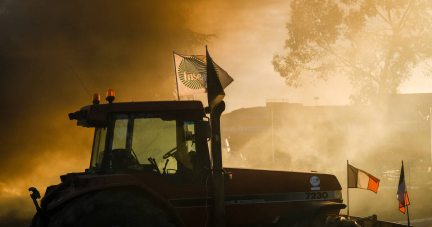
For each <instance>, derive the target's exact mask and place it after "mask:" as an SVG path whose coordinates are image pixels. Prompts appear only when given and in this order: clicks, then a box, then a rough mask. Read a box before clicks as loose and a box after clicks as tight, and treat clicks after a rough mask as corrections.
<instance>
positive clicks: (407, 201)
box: [405, 192, 410, 206]
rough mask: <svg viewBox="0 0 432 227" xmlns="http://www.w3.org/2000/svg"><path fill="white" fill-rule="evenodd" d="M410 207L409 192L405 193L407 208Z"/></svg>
mask: <svg viewBox="0 0 432 227" xmlns="http://www.w3.org/2000/svg"><path fill="white" fill-rule="evenodd" d="M408 205H410V202H409V199H408V192H405V206H408Z"/></svg>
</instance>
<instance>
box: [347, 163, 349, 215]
mask: <svg viewBox="0 0 432 227" xmlns="http://www.w3.org/2000/svg"><path fill="white" fill-rule="evenodd" d="M348 165H349V164H348V159H347V219H349V173H348Z"/></svg>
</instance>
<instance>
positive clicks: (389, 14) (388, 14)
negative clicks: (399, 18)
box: [386, 0, 393, 28]
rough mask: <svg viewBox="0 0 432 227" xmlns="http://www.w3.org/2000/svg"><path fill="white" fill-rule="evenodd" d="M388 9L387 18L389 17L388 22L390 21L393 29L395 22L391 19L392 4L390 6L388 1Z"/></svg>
mask: <svg viewBox="0 0 432 227" xmlns="http://www.w3.org/2000/svg"><path fill="white" fill-rule="evenodd" d="M386 3H387V4H386V8H387V17H388V20H389V22H390V26H392V28H393V21H392V18H391V12H390V4H389V1H388V0H387V1H386Z"/></svg>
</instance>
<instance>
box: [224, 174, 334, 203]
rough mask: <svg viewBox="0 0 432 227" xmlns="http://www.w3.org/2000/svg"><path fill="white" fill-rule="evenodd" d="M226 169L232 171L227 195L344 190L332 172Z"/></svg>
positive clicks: (226, 189)
mask: <svg viewBox="0 0 432 227" xmlns="http://www.w3.org/2000/svg"><path fill="white" fill-rule="evenodd" d="M225 171H226V172H230V173H232V180H230V181H228V182H226V183H225V191H226V195H229V194H234V195H235V194H269V193H286V192H318V191H341V190H342V187H341V185H340V184H339V181H338V180H337V178H336V176H334V175H331V174H324V173H315V172H295V171H275V170H264V169H242V168H225ZM337 197H339V198H341V196H337Z"/></svg>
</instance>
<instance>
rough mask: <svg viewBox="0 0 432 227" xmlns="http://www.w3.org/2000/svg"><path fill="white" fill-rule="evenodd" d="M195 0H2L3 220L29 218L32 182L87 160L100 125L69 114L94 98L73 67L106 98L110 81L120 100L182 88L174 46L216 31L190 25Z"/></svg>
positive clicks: (158, 96)
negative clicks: (80, 125) (81, 123)
mask: <svg viewBox="0 0 432 227" xmlns="http://www.w3.org/2000/svg"><path fill="white" fill-rule="evenodd" d="M194 4H195V1H193V0H184V1H170V0H162V1H99V0H96V1H84V0H83V1H54V0H44V1H41V0H17V1H8V0H4V1H0V31H1V35H0V75H1V76H0V97H1V99H0V106H1V108H0V119H1V124H0V125H1V130H0V141H1V144H2V148H1V149H0V157H1V158H0V223H1V224H10V225H14V226H19V225H22V224H23V223H25V224H24V226H28V224H29V219H30V218H31V215H32V214H34V212H35V211H34V206H33V204H32V202H31V199H30V198H29V197H28V195H29V192H28V191H27V189H28V188H29V187H31V186H36V187H37V188H38V189H39V190H40V191H41V193H43V192H44V190H45V187H46V186H48V185H50V184H57V183H59V178H58V177H59V176H60V175H61V174H65V173H67V172H79V171H83V170H84V169H85V168H87V167H88V163H89V160H90V150H91V141H92V133H93V130H91V129H86V128H78V127H76V126H75V124H76V122H72V121H69V119H68V116H67V114H68V113H70V112H74V111H77V110H78V109H79V108H81V107H82V106H84V105H88V104H91V98H90V97H89V95H88V94H87V92H86V91H85V89H84V88H83V87H82V85H81V84H80V82H79V80H78V79H77V78H76V76H75V75H74V72H73V70H74V71H75V72H76V73H77V74H78V76H79V77H80V79H81V80H82V82H83V83H84V85H85V86H86V88H87V89H88V90H89V92H90V94H92V93H95V92H98V93H99V94H100V95H101V98H102V99H104V97H105V94H104V92H105V91H106V90H107V89H108V88H112V89H114V90H115V91H116V92H117V100H116V101H145V100H170V99H171V100H173V99H175V98H176V97H175V96H174V92H175V86H176V85H175V79H174V76H173V71H174V68H173V64H172V51H178V52H192V51H193V50H194V48H195V47H197V46H200V47H203V46H204V45H205V44H206V43H207V41H209V40H210V38H211V35H204V34H199V33H196V32H193V31H191V30H190V29H188V28H187V27H186V22H187V21H188V18H189V15H188V12H189V11H190V8H191V7H192V6H193V5H194ZM69 65H70V66H72V68H73V70H72V69H71V67H70V66H69ZM102 102H104V101H102ZM23 219H25V221H23Z"/></svg>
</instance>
